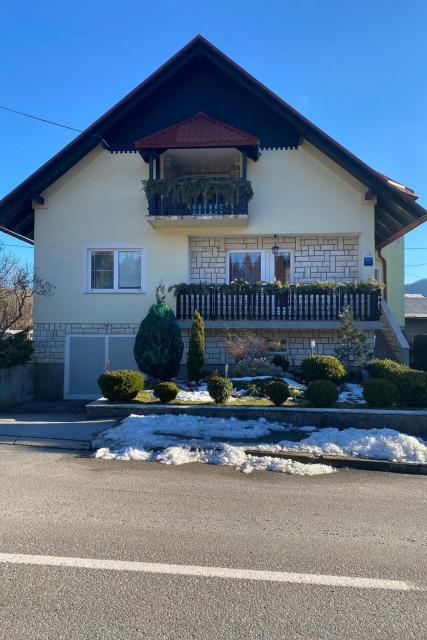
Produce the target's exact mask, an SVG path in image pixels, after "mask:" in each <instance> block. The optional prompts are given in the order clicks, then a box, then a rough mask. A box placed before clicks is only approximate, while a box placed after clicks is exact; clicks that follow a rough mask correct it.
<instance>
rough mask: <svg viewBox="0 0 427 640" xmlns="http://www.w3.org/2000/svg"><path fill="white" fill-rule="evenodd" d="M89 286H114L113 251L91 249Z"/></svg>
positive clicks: (98, 287)
mask: <svg viewBox="0 0 427 640" xmlns="http://www.w3.org/2000/svg"><path fill="white" fill-rule="evenodd" d="M91 288H92V289H113V288H114V252H113V251H92V253H91Z"/></svg>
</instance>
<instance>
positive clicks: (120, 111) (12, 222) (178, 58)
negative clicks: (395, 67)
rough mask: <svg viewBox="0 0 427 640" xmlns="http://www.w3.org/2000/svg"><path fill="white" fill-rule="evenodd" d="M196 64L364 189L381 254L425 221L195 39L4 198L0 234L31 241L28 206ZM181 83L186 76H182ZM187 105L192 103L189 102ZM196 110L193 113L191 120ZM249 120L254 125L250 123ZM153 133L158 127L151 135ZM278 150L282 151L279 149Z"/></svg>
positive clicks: (379, 177) (387, 183)
mask: <svg viewBox="0 0 427 640" xmlns="http://www.w3.org/2000/svg"><path fill="white" fill-rule="evenodd" d="M200 60H206V61H208V62H209V64H210V68H212V69H217V70H219V71H220V72H221V73H222V74H223V75H224V76H226V77H227V78H229V79H230V81H231V82H232V83H233V84H234V86H236V87H237V89H238V91H239V92H243V91H245V92H246V93H247V94H248V95H252V96H254V97H255V98H256V100H257V104H259V105H262V108H263V109H264V110H265V109H268V111H269V113H270V114H271V119H272V120H274V121H275V122H277V121H280V122H283V126H286V127H288V133H287V134H286V135H287V138H288V139H289V143H286V144H289V146H296V145H297V140H298V137H299V138H305V139H306V140H308V141H309V142H310V143H311V144H313V145H314V146H316V147H317V148H318V149H320V150H321V151H322V152H323V153H325V154H326V155H327V156H328V157H330V158H331V159H332V160H334V161H335V162H337V163H338V164H339V165H340V166H342V167H343V168H344V169H345V170H347V171H348V172H349V173H350V174H352V175H353V176H354V177H355V178H356V179H358V180H359V181H360V182H361V183H362V184H365V185H366V187H367V190H368V193H367V197H368V198H371V197H374V196H376V197H377V204H376V206H375V234H376V245H377V247H379V248H381V247H383V246H385V245H386V244H389V243H390V242H392V241H393V240H395V239H397V238H399V237H401V236H402V235H403V234H405V233H407V232H408V231H410V230H411V229H413V228H415V227H416V226H418V225H419V224H421V223H422V222H424V221H426V220H427V211H426V210H425V209H424V208H423V207H421V206H420V205H419V204H417V203H416V201H415V194H414V192H413V191H412V190H411V189H409V188H408V187H405V186H404V185H400V183H395V182H394V181H392V180H391V179H390V178H387V177H386V176H384V175H383V174H381V173H379V172H378V171H375V170H374V169H372V168H371V167H369V166H368V165H367V164H365V163H364V162H362V161H361V160H359V158H357V157H356V156H354V155H353V154H352V153H350V152H349V151H348V150H347V149H345V148H344V147H343V146H342V145H340V144H339V143H338V142H336V141H335V140H333V139H332V138H331V137H330V136H328V135H327V134H326V133H324V132H323V131H321V129H319V128H318V127H316V126H315V125H314V124H313V123H311V122H310V121H309V120H307V119H306V118H305V117H304V116H302V115H301V114H300V113H299V112H298V111H296V110H295V109H293V107H291V106H290V105H289V104H287V103H286V102H285V101H284V100H282V99H281V98H279V97H278V96H277V95H276V94H274V93H273V92H272V91H271V90H270V89H268V88H267V87H265V86H264V85H263V84H261V83H260V82H259V81H258V80H256V79H255V78H254V77H253V76H251V75H250V74H249V73H248V72H247V71H245V70H244V69H242V68H241V67H240V66H239V65H238V64H236V63H235V62H234V61H233V60H231V59H230V58H228V57H227V56H226V55H225V54H224V53H222V52H221V51H220V50H219V49H217V48H216V47H214V46H213V45H212V44H211V43H210V42H208V41H207V40H206V39H205V38H203V37H202V36H197V37H196V38H194V39H193V40H191V42H189V43H188V44H187V45H186V46H185V47H183V49H181V50H180V51H178V53H177V54H175V55H174V56H173V57H172V58H170V59H169V60H168V61H167V62H166V63H164V64H163V65H162V66H161V67H159V69H158V70H157V71H155V72H154V73H153V74H151V75H150V76H149V77H148V78H147V79H146V80H144V81H143V82H142V83H141V84H140V85H138V86H137V87H136V88H135V89H134V90H133V91H131V92H130V93H129V94H128V95H127V96H125V97H124V98H123V99H122V100H120V101H119V102H118V103H117V104H116V105H115V106H114V107H112V108H111V109H110V110H109V111H107V112H106V113H105V114H104V115H103V116H101V117H100V118H99V119H98V120H96V121H95V122H94V123H93V124H92V125H90V126H89V127H88V128H87V129H86V130H85V131H84V132H83V133H81V134H80V135H79V136H77V137H76V138H75V139H74V140H73V141H72V142H70V143H69V144H68V145H66V146H65V147H64V148H63V149H62V150H61V151H59V152H58V153H57V154H56V155H54V156H53V157H52V158H51V159H50V160H49V161H48V162H46V163H45V164H44V165H43V166H42V167H40V169H38V170H37V171H36V172H35V173H33V174H32V175H31V176H30V177H29V178H27V179H26V180H24V182H22V183H21V184H20V185H19V186H18V187H16V188H15V189H14V190H13V191H11V192H10V193H9V194H8V195H7V196H5V197H4V198H3V199H2V200H1V201H0V230H5V231H6V232H8V233H10V234H11V235H15V236H17V237H21V236H23V237H24V238H26V239H28V240H29V241H31V239H32V238H33V236H34V212H33V209H32V200H33V199H35V198H37V197H39V195H40V194H41V193H42V192H43V191H44V190H45V189H46V188H47V187H49V186H50V185H51V184H53V183H54V182H55V181H56V180H57V179H58V178H60V177H61V176H62V175H64V173H66V172H67V171H68V170H69V169H70V168H71V167H72V166H74V165H75V164H76V163H77V162H78V161H79V160H81V159H82V158H83V157H84V156H85V155H86V154H87V153H89V152H90V151H91V150H92V149H94V148H95V147H96V146H97V145H98V144H103V145H106V146H107V147H108V144H107V143H109V142H110V141H109V135H111V136H112V137H113V138H114V134H115V127H117V126H118V124H119V123H123V122H124V121H126V120H127V119H128V118H129V119H131V118H130V116H131V114H132V110H135V109H136V108H137V107H138V108H140V107H141V105H142V104H143V103H144V104H147V103H149V101H150V99H152V97H153V95H154V94H155V92H156V91H157V92H159V91H160V92H161V90H162V87H163V86H164V85H165V84H166V83H168V82H171V80H173V78H174V77H175V76H178V75H179V74H180V73H181V74H185V68H186V65H189V64H190V63H194V64H196V63H197V62H200ZM187 75H188V74H187ZM182 77H185V75H184V76H182V75H181V78H182ZM189 101H191V96H190V98H189ZM223 102H224V101H223ZM199 110H200V109H195V110H193V114H194V113H195V111H199ZM163 116H164V114H163ZM139 120H140V117H139ZM253 120H256V119H255V118H253ZM174 121H175V122H176V118H175V120H171V121H170V122H169V123H168V124H172V122H174ZM230 124H231V122H230ZM255 125H257V122H256V123H255ZM255 125H254V126H255ZM268 125H269V123H266V125H265V126H266V128H267V127H268ZM156 129H158V127H156V128H155V129H154V130H156ZM255 133H256V131H255V132H253V134H255ZM285 137H286V136H285ZM105 140H107V143H106V142H105ZM133 140H135V137H134V138H133ZM262 143H263V140H262V137H261V144H262ZM276 146H283V144H278V145H276ZM396 185H398V186H396ZM402 187H403V188H402Z"/></svg>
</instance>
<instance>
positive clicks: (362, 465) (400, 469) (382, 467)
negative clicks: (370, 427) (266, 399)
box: [245, 449, 427, 475]
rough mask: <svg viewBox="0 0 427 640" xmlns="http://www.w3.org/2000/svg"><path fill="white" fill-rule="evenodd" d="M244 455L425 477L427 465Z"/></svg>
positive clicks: (285, 452) (262, 453) (282, 453)
mask: <svg viewBox="0 0 427 640" xmlns="http://www.w3.org/2000/svg"><path fill="white" fill-rule="evenodd" d="M245 453H247V454H250V455H253V456H271V457H272V458H282V459H283V458H285V459H287V460H288V459H290V460H294V461H295V462H301V463H303V464H328V465H330V466H331V467H335V468H340V469H343V468H347V469H361V470H364V471H387V472H389V473H390V472H391V473H405V474H416V475H427V465H426V464H421V463H417V462H392V461H390V460H376V459H372V458H353V457H350V456H328V455H319V456H315V455H312V454H309V453H299V452H295V451H292V450H290V451H289V450H282V451H269V450H268V449H262V450H261V451H260V450H259V449H245Z"/></svg>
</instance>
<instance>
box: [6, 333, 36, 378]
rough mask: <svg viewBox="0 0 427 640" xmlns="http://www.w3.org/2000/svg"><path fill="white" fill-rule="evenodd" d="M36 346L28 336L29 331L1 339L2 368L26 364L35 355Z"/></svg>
mask: <svg viewBox="0 0 427 640" xmlns="http://www.w3.org/2000/svg"><path fill="white" fill-rule="evenodd" d="M33 351H34V346H33V343H32V341H31V340H29V338H28V331H21V332H20V333H15V334H14V335H12V336H10V337H9V338H4V339H0V369H8V368H10V367H16V366H18V365H20V364H21V365H22V364H26V363H27V362H28V361H29V360H30V358H31V356H32V355H33Z"/></svg>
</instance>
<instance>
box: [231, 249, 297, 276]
mask: <svg viewBox="0 0 427 640" xmlns="http://www.w3.org/2000/svg"><path fill="white" fill-rule="evenodd" d="M227 269H228V282H232V281H233V280H245V281H246V282H249V283H251V284H255V282H274V280H280V282H292V277H291V276H292V274H291V254H290V252H289V251H279V253H278V254H277V255H276V256H274V255H273V254H272V253H271V251H269V250H267V251H266V250H262V251H261V250H260V251H245V250H238V251H230V252H229V253H228V264H227Z"/></svg>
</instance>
